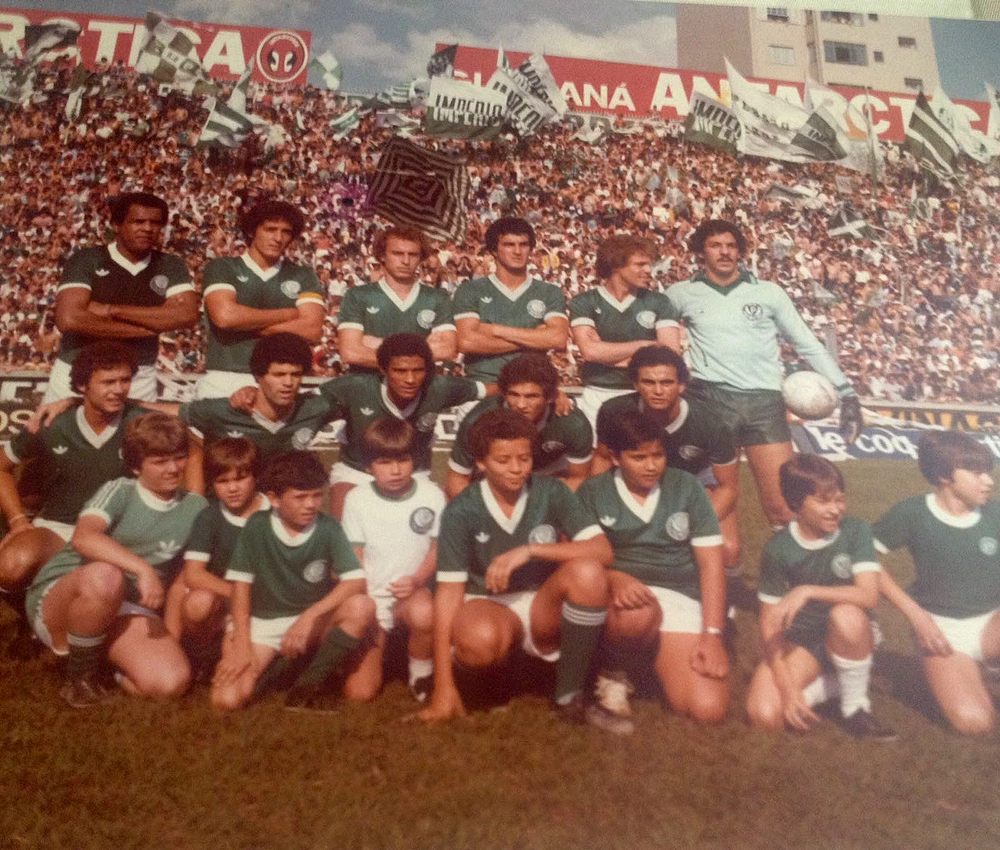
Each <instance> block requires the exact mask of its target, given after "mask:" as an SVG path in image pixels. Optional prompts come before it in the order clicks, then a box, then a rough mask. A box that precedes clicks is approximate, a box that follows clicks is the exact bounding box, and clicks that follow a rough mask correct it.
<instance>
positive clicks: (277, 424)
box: [250, 390, 288, 434]
mask: <svg viewBox="0 0 1000 850" xmlns="http://www.w3.org/2000/svg"><path fill="white" fill-rule="evenodd" d="M257 392H260V390H258V391H257ZM250 418H251V419H253V421H254V422H256V423H257V424H258V425H260V427H261V428H263V429H264V430H265V431H268V432H270V433H271V434H277V433H278V432H279V431H280V430H281V429H282V428H284V427H285V426H286V425H287V424H288V420H287V419H268V418H267V417H266V416H265V415H264V414H263V413H261V412H260V411H259V410H255V411H253V412H252V413H251V414H250Z"/></svg>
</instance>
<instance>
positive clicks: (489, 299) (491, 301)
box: [479, 295, 493, 304]
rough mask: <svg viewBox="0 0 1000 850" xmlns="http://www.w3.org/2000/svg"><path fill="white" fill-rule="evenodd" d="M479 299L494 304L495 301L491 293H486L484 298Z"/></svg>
mask: <svg viewBox="0 0 1000 850" xmlns="http://www.w3.org/2000/svg"><path fill="white" fill-rule="evenodd" d="M479 300H480V301H482V302H483V304H492V303H493V299H492V298H490V296H489V295H484V296H483V297H482V298H480V299H479Z"/></svg>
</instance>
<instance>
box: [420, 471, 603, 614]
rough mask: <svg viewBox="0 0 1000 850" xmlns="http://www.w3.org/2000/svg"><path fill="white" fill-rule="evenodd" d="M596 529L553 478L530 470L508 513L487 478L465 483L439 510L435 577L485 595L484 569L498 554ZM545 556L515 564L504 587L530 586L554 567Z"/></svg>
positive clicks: (593, 534)
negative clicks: (518, 565) (510, 511)
mask: <svg viewBox="0 0 1000 850" xmlns="http://www.w3.org/2000/svg"><path fill="white" fill-rule="evenodd" d="M600 533H601V529H600V527H599V526H598V525H597V524H596V523H594V522H593V520H591V518H590V517H589V516H588V515H587V512H586V511H585V510H584V508H583V505H582V504H580V500H579V499H577V497H576V495H575V494H574V493H573V492H572V491H571V490H570V489H569V487H567V486H566V485H565V484H564V483H563V482H562V481H560V480H559V479H557V478H545V477H543V476H537V475H533V476H531V477H530V478H529V479H528V483H527V484H525V486H524V489H523V490H522V491H521V496H520V497H519V498H518V500H517V504H516V505H515V507H514V512H513V514H512V515H511V516H510V517H508V516H507V515H506V514H504V512H503V510H502V509H501V508H500V505H499V504H498V502H497V500H496V497H495V496H494V495H493V491H492V490H490V486H489V484H488V483H487V482H486V481H485V480H483V481H480V482H478V483H476V484H473V485H472V486H471V487H466V488H465V489H464V490H463V491H462V492H461V493H459V494H458V495H457V496H456V497H455V498H454V499H452V501H451V502H449V503H448V505H447V507H446V508H445V509H444V513H443V514H442V515H441V536H440V537H439V538H438V559H437V580H438V581H439V582H442V581H443V582H467V583H468V585H467V590H468V592H469V593H473V594H477V595H480V596H483V595H488V594H489V591H488V590H487V589H486V570H487V568H488V567H489V565H490V563H491V562H492V561H493V559H494V558H495V557H497V556H498V555H502V554H503V553H505V552H509V551H510V550H511V549H515V548H517V547H518V546H524V545H526V544H528V543H556V542H558V541H559V536H560V535H561V534H564V535H566V537H568V538H569V539H570V540H589V539H591V538H592V537H596V536H597V535H598V534H600ZM556 566H557V565H556V564H554V563H552V562H551V561H541V560H538V559H533V560H531V561H528V563H526V564H525V565H524V566H523V567H521V568H519V569H517V570H515V571H514V572H513V573H512V574H511V577H510V585H509V587H508V591H516V590H535V589H537V588H538V587H540V586H541V585H542V583H543V582H544V581H545V580H546V579H547V578H548V577H549V576H550V575H552V573H553V572H555V569H556Z"/></svg>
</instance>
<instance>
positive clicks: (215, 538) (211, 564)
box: [184, 498, 270, 578]
mask: <svg viewBox="0 0 1000 850" xmlns="http://www.w3.org/2000/svg"><path fill="white" fill-rule="evenodd" d="M269 507H270V505H269V504H268V502H267V499H266V498H263V499H262V505H261V507H260V508H259V510H262V511H263V510H267V509H268V508H269ZM247 519H249V517H242V516H237V515H236V514H234V513H233V512H232V511H230V510H229V509H228V508H227V507H226V506H225V505H224V504H222V502H218V501H211V502H209V503H208V507H206V508H205V510H203V511H202V512H201V513H200V514H198V518H197V519H196V520H195V521H194V528H192V529H191V536H190V537H189V538H188V544H187V549H186V550H185V552H184V560H185V561H200V562H202V563H204V564H207V565H208V571H209V572H210V573H211V574H212V575H214V576H218V577H219V578H222V577H223V576H224V575H225V574H226V568H227V567H228V566H229V560H230V558H232V556H233V552H234V551H235V550H236V541H237V539H238V538H239V536H240V532H241V531H242V530H243V527H244V526H245V525H246V524H247Z"/></svg>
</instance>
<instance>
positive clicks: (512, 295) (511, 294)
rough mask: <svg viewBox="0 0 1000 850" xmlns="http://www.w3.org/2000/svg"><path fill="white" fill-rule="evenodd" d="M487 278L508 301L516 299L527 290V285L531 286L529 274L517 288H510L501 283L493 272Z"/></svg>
mask: <svg viewBox="0 0 1000 850" xmlns="http://www.w3.org/2000/svg"><path fill="white" fill-rule="evenodd" d="M487 280H488V281H489V282H490V283H492V284H493V286H495V287H496V288H497V289H498V290H499V291H500V292H501V293H502V294H503V295H505V296H506V297H507V300H509V301H517V299H518V298H520V297H521V296H522V295H524V293H525V292H527V291H528V287H529V286H531V275H530V274H529V275H528V277H527V278H525V281H524V283H522V284H521V285H520V286H519V287H517V289H511V288H510V287H509V286H507V285H506V284H504V283H502V282H501V281H500V278H498V277H497V276H496V275H495V274H491V275H490V276H489V277H488V278H487Z"/></svg>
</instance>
